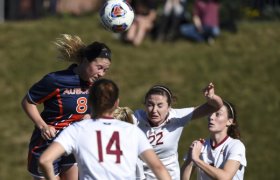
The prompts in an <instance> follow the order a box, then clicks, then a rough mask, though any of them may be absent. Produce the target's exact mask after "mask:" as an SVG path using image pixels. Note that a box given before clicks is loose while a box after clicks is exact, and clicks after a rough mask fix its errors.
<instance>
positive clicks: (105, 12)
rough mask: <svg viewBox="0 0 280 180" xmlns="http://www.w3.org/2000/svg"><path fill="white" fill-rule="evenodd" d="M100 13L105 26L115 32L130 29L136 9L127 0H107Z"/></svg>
mask: <svg viewBox="0 0 280 180" xmlns="http://www.w3.org/2000/svg"><path fill="white" fill-rule="evenodd" d="M99 15H100V21H101V23H102V24H103V26H104V27H105V28H106V29H107V30H109V31H112V32H115V33H121V32H124V31H126V30H128V29H129V27H130V26H131V24H132V22H133V19H134V11H133V9H132V7H131V6H130V5H129V4H128V3H127V2H126V1H125V0H108V1H106V2H105V3H104V5H103V6H102V8H101V9H100V12H99Z"/></svg>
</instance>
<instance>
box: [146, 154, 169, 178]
mask: <svg viewBox="0 0 280 180" xmlns="http://www.w3.org/2000/svg"><path fill="white" fill-rule="evenodd" d="M140 157H141V159H142V160H143V161H145V162H146V163H147V164H148V166H149V167H150V168H151V169H152V171H153V172H154V173H155V175H156V177H157V179H159V180H171V177H170V175H169V173H168V171H167V169H166V168H165V167H164V165H163V164H162V162H161V161H160V159H159V158H158V156H157V155H156V153H155V151H154V150H152V149H149V150H146V151H144V152H143V153H141V155H140Z"/></svg>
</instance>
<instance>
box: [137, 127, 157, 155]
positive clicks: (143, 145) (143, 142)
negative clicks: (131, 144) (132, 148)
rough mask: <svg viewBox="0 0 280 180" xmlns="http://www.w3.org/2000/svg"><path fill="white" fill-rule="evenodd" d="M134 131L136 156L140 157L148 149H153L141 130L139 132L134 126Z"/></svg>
mask: <svg viewBox="0 0 280 180" xmlns="http://www.w3.org/2000/svg"><path fill="white" fill-rule="evenodd" d="M135 129H136V134H137V138H138V142H139V146H138V155H140V154H141V153H142V152H144V151H146V150H148V149H153V148H152V146H151V144H150V143H149V141H148V139H147V137H146V135H145V134H144V133H143V131H142V130H140V129H139V128H138V127H136V126H135Z"/></svg>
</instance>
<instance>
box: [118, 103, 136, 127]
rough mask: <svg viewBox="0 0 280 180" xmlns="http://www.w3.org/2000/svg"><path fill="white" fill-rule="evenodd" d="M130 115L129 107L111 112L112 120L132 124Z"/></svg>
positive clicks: (131, 112)
mask: <svg viewBox="0 0 280 180" xmlns="http://www.w3.org/2000/svg"><path fill="white" fill-rule="evenodd" d="M132 114H133V111H132V110H131V109H130V108H129V107H118V108H116V109H115V110H114V112H113V116H114V118H116V119H119V120H121V121H125V122H128V123H131V124H134V123H133V118H132Z"/></svg>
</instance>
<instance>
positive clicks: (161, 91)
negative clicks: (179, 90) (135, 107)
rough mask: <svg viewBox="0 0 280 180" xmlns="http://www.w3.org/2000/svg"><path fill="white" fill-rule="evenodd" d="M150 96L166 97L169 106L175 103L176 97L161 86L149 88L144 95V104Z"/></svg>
mask: <svg viewBox="0 0 280 180" xmlns="http://www.w3.org/2000/svg"><path fill="white" fill-rule="evenodd" d="M152 94H158V95H162V96H166V97H167V103H168V105H169V106H171V105H172V104H173V103H174V102H175V101H176V97H175V96H174V95H173V94H172V92H171V90H170V89H169V88H168V87H166V86H163V85H155V86H153V87H151V88H150V90H149V91H148V92H147V93H146V95H145V101H144V103H146V101H147V98H148V97H149V96H150V95H152Z"/></svg>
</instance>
